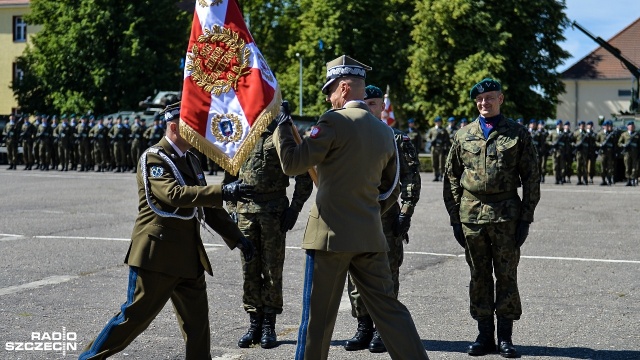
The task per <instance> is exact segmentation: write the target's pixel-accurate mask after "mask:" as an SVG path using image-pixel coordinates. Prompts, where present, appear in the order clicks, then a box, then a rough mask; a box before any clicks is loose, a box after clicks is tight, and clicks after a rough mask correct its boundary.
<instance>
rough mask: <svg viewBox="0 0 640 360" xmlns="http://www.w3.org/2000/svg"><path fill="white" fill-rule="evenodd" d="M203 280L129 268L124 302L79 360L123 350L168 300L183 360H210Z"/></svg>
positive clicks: (201, 278) (206, 305)
mask: <svg viewBox="0 0 640 360" xmlns="http://www.w3.org/2000/svg"><path fill="white" fill-rule="evenodd" d="M204 276H205V275H204V273H202V274H201V275H200V276H198V278H196V279H185V278H180V277H176V276H172V275H167V274H163V273H160V272H155V271H150V270H145V269H142V268H137V267H130V270H129V285H128V286H127V300H126V302H125V303H124V304H122V306H121V308H120V312H119V313H118V314H117V315H116V316H114V317H113V318H112V319H111V320H109V322H108V323H107V325H106V326H105V327H104V329H102V331H101V332H100V334H98V336H97V337H96V338H95V340H93V341H92V342H91V343H90V344H89V345H87V347H86V348H85V350H84V352H83V353H82V354H81V355H80V357H79V360H87V359H92V360H93V359H105V358H107V357H109V356H110V355H113V354H115V353H117V352H119V351H121V350H123V349H124V348H125V347H127V345H129V344H130V343H131V342H132V341H133V340H134V339H135V338H136V337H137V336H138V335H140V333H142V332H143V331H144V330H145V329H146V328H147V327H148V326H149V324H150V323H151V321H152V320H153V319H154V318H155V317H156V315H158V313H159V312H160V311H161V310H162V308H163V307H164V306H165V304H166V303H167V301H168V300H169V299H171V302H172V303H173V309H174V311H175V313H176V317H177V318H178V323H179V324H180V331H181V332H182V336H183V337H184V341H185V344H186V354H185V358H186V359H188V360H192V359H207V360H208V359H211V354H210V350H211V349H210V348H211V345H210V332H209V307H208V302H207V289H206V283H205V279H204ZM185 324H189V326H188V327H187V326H186V325H185Z"/></svg>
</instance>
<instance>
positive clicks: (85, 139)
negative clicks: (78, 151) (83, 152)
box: [74, 123, 91, 145]
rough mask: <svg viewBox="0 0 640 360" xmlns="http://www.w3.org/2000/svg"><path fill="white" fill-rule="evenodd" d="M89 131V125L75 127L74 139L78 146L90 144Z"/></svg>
mask: <svg viewBox="0 0 640 360" xmlns="http://www.w3.org/2000/svg"><path fill="white" fill-rule="evenodd" d="M90 131H91V127H90V126H89V124H82V123H80V124H78V125H76V131H75V134H74V136H75V138H76V139H77V140H78V142H79V143H80V144H83V145H88V144H89V143H90V140H91V139H90V138H89V132H90Z"/></svg>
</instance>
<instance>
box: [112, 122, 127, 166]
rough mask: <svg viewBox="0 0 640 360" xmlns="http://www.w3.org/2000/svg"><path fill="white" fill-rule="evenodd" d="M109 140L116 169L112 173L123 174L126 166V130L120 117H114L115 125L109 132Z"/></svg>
mask: <svg viewBox="0 0 640 360" xmlns="http://www.w3.org/2000/svg"><path fill="white" fill-rule="evenodd" d="M109 138H110V139H111V143H112V144H113V157H114V160H115V163H116V169H115V170H114V171H113V172H123V171H124V169H125V167H126V166H127V156H126V153H125V146H126V142H127V129H126V128H125V126H124V125H123V124H122V116H120V115H118V117H116V123H115V124H114V125H113V127H111V130H109Z"/></svg>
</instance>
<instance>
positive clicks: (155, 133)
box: [144, 120, 164, 147]
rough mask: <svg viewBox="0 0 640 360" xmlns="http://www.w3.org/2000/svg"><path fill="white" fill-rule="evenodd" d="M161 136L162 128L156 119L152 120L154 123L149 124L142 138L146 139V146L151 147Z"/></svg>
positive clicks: (162, 133)
mask: <svg viewBox="0 0 640 360" xmlns="http://www.w3.org/2000/svg"><path fill="white" fill-rule="evenodd" d="M163 136H164V128H163V127H162V125H161V124H160V123H159V122H158V121H157V120H154V125H153V126H149V127H148V128H147V130H146V131H145V132H144V139H145V140H146V141H147V143H146V147H151V146H153V145H155V144H157V143H158V141H160V139H162V137H163Z"/></svg>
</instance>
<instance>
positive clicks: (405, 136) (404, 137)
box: [402, 134, 411, 141]
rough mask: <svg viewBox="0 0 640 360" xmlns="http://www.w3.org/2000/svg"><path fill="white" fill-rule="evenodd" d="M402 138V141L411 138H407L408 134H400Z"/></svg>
mask: <svg viewBox="0 0 640 360" xmlns="http://www.w3.org/2000/svg"><path fill="white" fill-rule="evenodd" d="M402 140H404V141H410V140H411V139H410V138H409V135H406V134H405V135H402Z"/></svg>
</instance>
